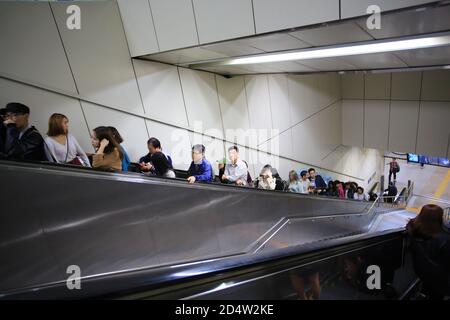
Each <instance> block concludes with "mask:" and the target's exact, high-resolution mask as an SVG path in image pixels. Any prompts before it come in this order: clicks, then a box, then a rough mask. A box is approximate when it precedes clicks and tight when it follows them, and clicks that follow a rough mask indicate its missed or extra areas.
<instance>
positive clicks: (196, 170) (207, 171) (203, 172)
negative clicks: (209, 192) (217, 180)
mask: <svg viewBox="0 0 450 320" xmlns="http://www.w3.org/2000/svg"><path fill="white" fill-rule="evenodd" d="M191 176H194V177H195V180H196V181H204V182H211V181H212V180H213V178H214V176H213V170H212V166H211V163H209V161H208V160H206V159H202V162H201V163H200V164H195V163H194V161H192V162H191V166H190V167H189V170H188V177H191Z"/></svg>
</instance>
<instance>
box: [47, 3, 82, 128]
mask: <svg viewBox="0 0 450 320" xmlns="http://www.w3.org/2000/svg"><path fill="white" fill-rule="evenodd" d="M48 6H49V8H50V12H51V13H52V16H53V21H54V22H55V26H56V30H57V31H58V35H59V40H60V41H61V45H62V47H63V50H64V55H65V56H66V60H67V65H68V66H69V70H70V74H71V76H72V79H73V84H74V86H75V90H76V91H77V94H78V95H79V94H80V90H79V89H78V85H77V81H76V79H75V74H74V73H73V69H72V66H71V64H70V60H69V55H68V54H67V50H66V46H65V45H64V41H63V38H62V35H61V31H60V30H59V27H58V22H57V21H56V17H55V13H54V12H53V8H52V5H51V3H50V2H49V3H48ZM76 100H77V101H78V103H79V105H80V110H81V114H82V115H83V119H84V122H85V124H86V128H87V129H88V134H89V136H90V135H91V129H90V128H89V122H88V121H87V117H86V113H85V112H84V108H83V104H82V102H81V100H80V99H76Z"/></svg>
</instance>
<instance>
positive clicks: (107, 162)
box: [91, 127, 123, 171]
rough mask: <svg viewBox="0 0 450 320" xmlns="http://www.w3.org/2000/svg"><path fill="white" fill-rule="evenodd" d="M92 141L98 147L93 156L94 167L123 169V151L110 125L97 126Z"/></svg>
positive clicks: (114, 169)
mask: <svg viewBox="0 0 450 320" xmlns="http://www.w3.org/2000/svg"><path fill="white" fill-rule="evenodd" d="M91 142H92V146H93V147H94V148H95V149H96V152H95V154H94V155H93V156H92V167H93V168H98V169H105V170H113V171H122V158H123V155H122V151H121V149H120V145H119V144H118V143H117V141H116V140H115V139H114V137H113V135H112V133H111V130H110V129H109V128H108V127H97V128H95V129H94V130H93V132H92V137H91Z"/></svg>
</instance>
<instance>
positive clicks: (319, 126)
mask: <svg viewBox="0 0 450 320" xmlns="http://www.w3.org/2000/svg"><path fill="white" fill-rule="evenodd" d="M339 112H340V103H339V102H338V103H336V104H335V105H333V106H331V107H329V108H327V109H325V110H323V111H321V112H319V113H318V114H316V115H314V116H313V117H311V118H309V119H307V120H305V121H303V122H302V123H300V124H298V125H296V126H295V127H293V128H292V136H293V153H294V156H295V159H296V160H299V161H303V162H307V163H312V164H320V163H321V161H322V159H324V158H325V157H326V156H327V155H328V154H329V153H330V152H332V151H333V150H334V149H335V148H336V147H337V146H339V145H340V144H341V139H340V136H341V135H340V133H337V131H336V130H339V127H340V126H339V124H337V123H338V122H339V121H340V117H339Z"/></svg>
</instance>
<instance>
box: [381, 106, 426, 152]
mask: <svg viewBox="0 0 450 320" xmlns="http://www.w3.org/2000/svg"><path fill="white" fill-rule="evenodd" d="M418 117H419V101H392V102H391V115H390V121H389V147H388V150H391V151H394V152H405V153H408V152H409V153H414V152H415V151H416V138H417V120H418Z"/></svg>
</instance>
